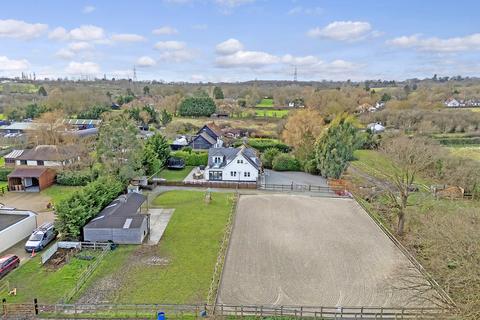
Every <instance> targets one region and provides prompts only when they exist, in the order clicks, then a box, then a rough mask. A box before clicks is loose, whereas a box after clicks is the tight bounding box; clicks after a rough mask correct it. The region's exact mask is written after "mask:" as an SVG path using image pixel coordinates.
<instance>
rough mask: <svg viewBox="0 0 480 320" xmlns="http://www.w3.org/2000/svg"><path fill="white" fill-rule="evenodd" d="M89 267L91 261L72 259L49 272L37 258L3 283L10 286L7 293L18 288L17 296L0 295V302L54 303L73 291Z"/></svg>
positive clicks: (38, 256)
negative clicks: (4, 299)
mask: <svg viewBox="0 0 480 320" xmlns="http://www.w3.org/2000/svg"><path fill="white" fill-rule="evenodd" d="M95 254H96V253H92V252H89V253H88V255H95ZM91 263H93V260H90V261H88V260H81V259H78V258H76V257H72V258H71V259H70V261H69V262H68V263H67V264H65V265H63V266H62V267H60V268H59V269H57V270H48V269H46V268H45V267H44V266H43V265H42V263H41V259H40V255H37V256H36V257H35V258H33V259H30V260H29V261H27V262H26V263H25V264H23V265H22V266H20V268H18V269H17V270H14V271H13V272H11V273H10V274H8V275H7V276H6V277H5V278H4V280H2V281H8V282H9V285H10V289H13V288H17V295H16V296H15V297H13V296H7V294H5V293H4V292H2V293H1V294H0V298H6V299H7V301H8V302H13V303H22V302H32V301H33V299H34V298H37V299H38V301H39V302H41V303H56V302H58V300H59V299H61V298H62V297H63V296H64V295H66V294H67V293H68V292H69V291H70V290H72V289H73V288H74V287H75V284H76V281H77V279H78V278H79V277H80V275H81V273H82V272H83V271H84V270H85V269H87V268H88V266H89V265H90V264H91Z"/></svg>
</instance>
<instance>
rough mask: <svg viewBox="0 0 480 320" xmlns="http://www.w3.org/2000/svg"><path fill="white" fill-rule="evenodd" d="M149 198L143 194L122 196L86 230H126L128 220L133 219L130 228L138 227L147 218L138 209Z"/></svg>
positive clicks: (107, 207)
mask: <svg viewBox="0 0 480 320" xmlns="http://www.w3.org/2000/svg"><path fill="white" fill-rule="evenodd" d="M146 199H147V197H145V196H144V195H143V194H140V193H136V192H132V193H128V194H126V195H121V196H120V197H118V198H117V199H115V200H113V201H112V202H111V203H110V204H109V205H108V206H106V207H105V208H104V209H103V210H102V211H100V213H99V214H98V215H97V216H96V217H95V218H93V219H92V220H91V221H90V222H89V223H88V224H87V225H86V226H85V227H86V228H105V227H110V228H124V226H125V222H126V219H127V218H128V219H132V221H131V224H130V226H129V227H130V228H135V227H138V225H137V223H141V222H142V221H143V219H144V217H145V216H142V215H139V214H138V209H139V208H140V207H141V206H142V204H143V203H144V202H145V200H146Z"/></svg>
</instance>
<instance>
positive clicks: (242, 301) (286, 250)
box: [217, 194, 432, 307]
mask: <svg viewBox="0 0 480 320" xmlns="http://www.w3.org/2000/svg"><path fill="white" fill-rule="evenodd" d="M412 279H415V281H416V282H418V283H421V284H426V283H427V282H426V280H424V279H423V277H422V276H421V274H420V272H418V271H417V269H415V268H413V265H412V264H411V262H410V261H409V260H408V259H407V258H406V256H405V255H404V254H403V253H402V252H401V251H400V249H398V248H397V247H396V246H395V245H394V243H393V242H392V241H391V240H390V239H389V238H388V237H387V236H386V235H385V234H384V233H383V232H382V231H381V230H380V229H379V228H378V226H377V225H376V224H375V223H374V222H373V221H372V219H371V218H370V217H369V216H368V215H367V214H366V213H365V211H364V210H363V209H362V208H361V207H360V206H359V205H358V204H357V203H356V202H355V201H354V200H352V199H345V198H325V197H310V196H301V195H286V194H282V195H275V194H273V195H272V194H270V195H266V194H265V195H242V196H240V199H239V203H238V207H237V213H236V218H235V222H234V227H233V233H232V237H231V240H230V246H229V249H228V252H227V257H226V260H225V265H224V269H223V274H222V279H221V284H220V288H219V293H218V298H217V302H218V303H222V304H232V305H276V306H329V307H338V306H350V307H353V306H359V307H431V306H432V304H431V302H430V301H429V300H430V298H431V294H432V293H431V292H429V293H428V294H426V296H422V298H418V297H415V295H416V294H418V292H417V290H414V289H412V288H411V286H410V285H407V282H408V281H411V280H412ZM424 298H426V299H427V300H425V299H424Z"/></svg>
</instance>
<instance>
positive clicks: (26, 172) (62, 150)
mask: <svg viewBox="0 0 480 320" xmlns="http://www.w3.org/2000/svg"><path fill="white" fill-rule="evenodd" d="M17 151H21V150H17ZM12 153H13V152H11V153H10V154H8V156H11V157H15V170H13V171H12V172H11V173H10V174H9V175H8V176H7V178H8V188H9V190H10V191H29V192H39V191H41V190H43V189H45V188H48V187H49V186H51V185H52V184H53V183H54V182H55V176H56V171H55V169H59V168H63V167H64V166H67V165H69V164H71V163H74V162H76V161H78V160H80V157H79V154H78V148H77V147H76V146H73V145H72V146H63V147H60V146H53V145H39V146H37V147H35V148H34V149H29V150H23V151H22V152H21V154H20V155H18V156H15V155H14V154H12ZM9 161H11V160H9Z"/></svg>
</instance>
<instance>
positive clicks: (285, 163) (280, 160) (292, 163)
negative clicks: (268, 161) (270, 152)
mask: <svg viewBox="0 0 480 320" xmlns="http://www.w3.org/2000/svg"><path fill="white" fill-rule="evenodd" d="M272 167H273V170H275V171H301V166H300V163H299V162H298V160H297V159H295V157H294V156H292V155H290V154H286V153H280V154H278V155H277V156H276V157H275V159H273V166H272Z"/></svg>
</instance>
